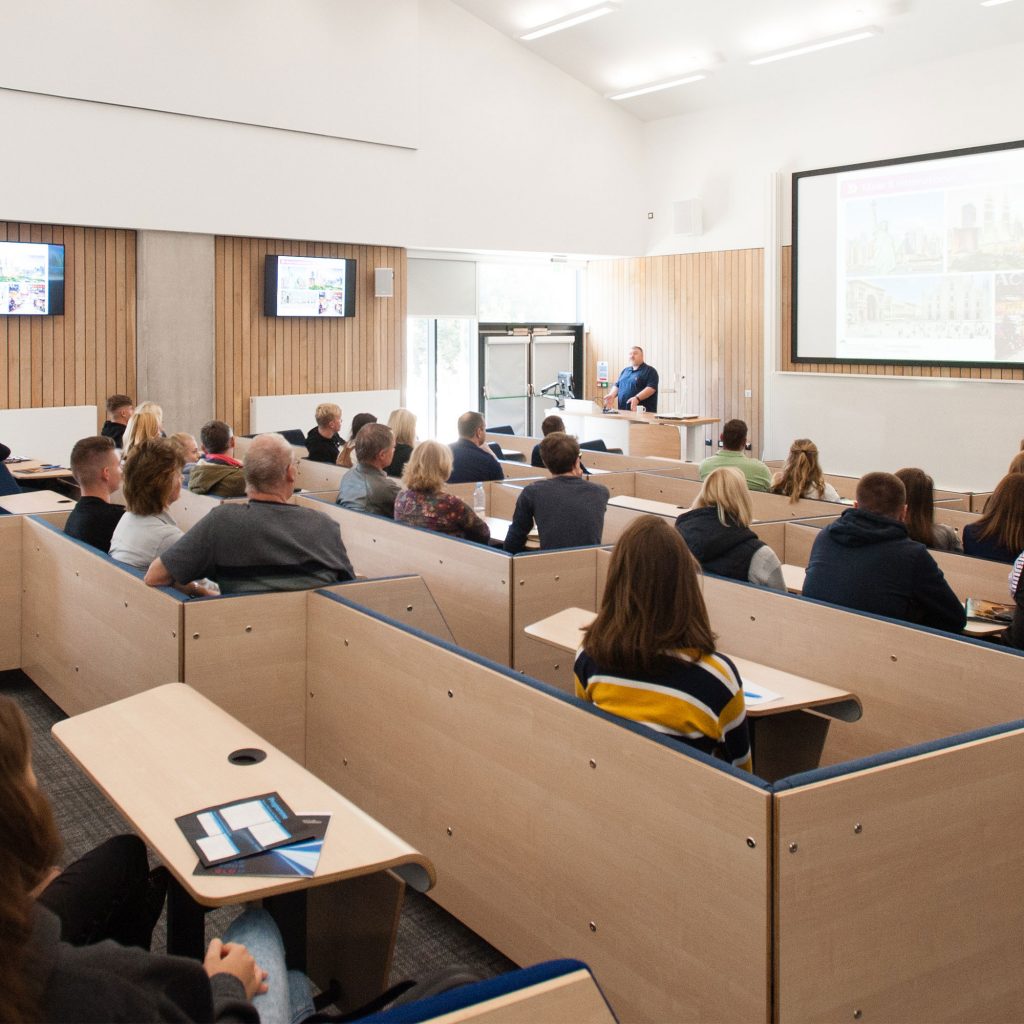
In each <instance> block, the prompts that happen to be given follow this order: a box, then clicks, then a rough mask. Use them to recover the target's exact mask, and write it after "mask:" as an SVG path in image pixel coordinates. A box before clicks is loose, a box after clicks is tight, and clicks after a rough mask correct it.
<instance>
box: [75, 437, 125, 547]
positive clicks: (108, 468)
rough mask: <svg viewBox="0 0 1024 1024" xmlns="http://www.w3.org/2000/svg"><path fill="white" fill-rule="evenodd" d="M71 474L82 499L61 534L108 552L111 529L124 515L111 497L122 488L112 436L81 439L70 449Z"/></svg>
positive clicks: (76, 504) (118, 456) (122, 510)
mask: <svg viewBox="0 0 1024 1024" xmlns="http://www.w3.org/2000/svg"><path fill="white" fill-rule="evenodd" d="M71 474H72V476H74V478H75V482H76V483H77V484H78V487H79V489H80V490H81V492H82V496H81V497H80V498H79V499H78V501H77V502H76V503H75V507H74V508H73V509H72V510H71V515H69V516H68V518H67V522H65V523H64V532H65V533H66V534H67V535H68V536H69V537H74V538H75V539H76V540H80V541H84V542H85V543H86V544H91V545H92V546H93V547H94V548H99V550H100V551H106V552H109V551H110V538H111V537H112V536H113V533H114V527H115V526H117V524H118V523H119V522H120V521H121V516H123V515H124V506H123V505H112V504H111V503H110V498H111V495H112V494H113V493H114V491H116V490H117V489H118V488H119V487H120V486H121V457H120V455H118V452H117V449H116V448H115V447H114V439H113V438H111V437H83V438H82V439H81V441H76V442H75V447H74V448H72V449H71Z"/></svg>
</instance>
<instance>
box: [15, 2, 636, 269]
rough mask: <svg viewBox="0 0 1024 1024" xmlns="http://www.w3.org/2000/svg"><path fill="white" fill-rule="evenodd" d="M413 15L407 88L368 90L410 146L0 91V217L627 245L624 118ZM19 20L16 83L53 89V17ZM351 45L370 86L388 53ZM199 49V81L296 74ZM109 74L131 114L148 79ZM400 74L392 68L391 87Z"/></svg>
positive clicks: (520, 62)
mask: <svg viewBox="0 0 1024 1024" xmlns="http://www.w3.org/2000/svg"><path fill="white" fill-rule="evenodd" d="M338 3H340V0H331V4H329V5H328V7H330V6H336V5H337V4H338ZM374 3H377V4H380V0H374ZM98 6H99V7H100V8H107V7H110V6H116V4H114V3H113V0H110V2H108V3H100V4H98ZM380 6H381V7H384V6H385V5H383V4H380ZM391 6H394V5H391ZM401 6H402V8H403V9H404V8H406V7H407V4H406V3H405V2H404V0H403V2H402V5H401ZM131 8H132V10H133V11H134V12H146V11H148V9H149V4H148V3H147V4H139V3H133V4H131ZM417 8H418V32H419V34H418V40H417V47H416V49H417V52H416V54H415V61H416V64H417V68H416V71H415V75H414V76H413V78H414V86H415V87H414V89H413V90H411V92H410V90H402V91H401V94H400V95H395V94H394V92H393V91H392V90H385V91H386V93H387V95H388V96H390V102H391V103H392V104H395V103H398V104H401V105H402V110H403V111H404V110H405V109H406V105H408V106H409V107H412V108H414V109H415V110H416V119H417V135H418V144H419V148H418V149H403V148H398V147H396V146H390V145H374V144H369V143H361V142H354V141H346V140H342V139H335V138H326V137H321V136H317V135H311V134H303V133H301V132H293V131H281V130H275V129H272V128H261V127H254V126H252V125H248V124H236V123H231V122H229V121H216V120H207V119H203V118H198V117H192V116H183V115H179V114H167V113H158V112H154V111H151V110H143V109H133V108H131V107H119V106H111V105H105V104H101V103H96V102H90V101H83V100H72V99H61V98H56V97H53V96H46V95H37V94H33V93H24V92H15V91H11V90H9V89H6V90H5V89H0V123H3V125H4V137H5V139H6V140H7V153H6V156H5V159H4V160H3V161H0V195H2V196H3V217H4V219H6V220H14V221H17V220H24V221H40V222H44V223H68V224H90V225H102V226H116V227H129V228H139V229H151V230H166V231H185V232H198V233H207V234H238V235H250V236H266V237H272V238H308V239H314V240H321V239H322V240H327V241H333V240H336V241H348V242H357V243H364V244H377V245H402V246H409V247H417V246H418V247H433V248H461V249H466V248H472V249H529V250H542V251H554V252H569V253H608V254H615V253H622V254H627V253H635V252H638V251H640V249H641V248H642V246H643V237H644V235H643V232H644V231H645V230H646V220H645V219H644V218H645V214H644V212H643V211H642V210H641V208H640V207H641V205H642V200H641V194H642V185H641V183H642V131H643V129H642V125H641V124H640V122H639V121H637V120H636V119H634V118H633V117H631V116H630V115H629V114H627V113H625V112H624V111H622V110H620V109H618V108H617V107H616V106H615V105H614V104H611V103H609V102H608V101H606V100H604V99H602V98H601V97H599V96H598V95H597V94H595V93H594V92H592V91H591V90H589V89H586V88H585V87H583V86H582V85H580V84H579V83H578V82H575V81H573V80H572V79H570V78H568V77H567V76H566V75H564V74H562V73H561V72H559V71H557V70H556V69H554V68H553V67H552V66H551V65H549V64H547V63H546V62H544V61H542V60H541V59H540V58H538V57H536V56H535V55H533V54H531V53H529V52H528V51H526V50H525V49H524V48H523V47H522V46H520V45H519V44H518V43H516V42H515V41H513V40H512V39H510V38H508V37H506V36H503V35H501V34H500V33H498V32H497V31H495V30H494V29H491V28H490V27H488V26H486V25H484V24H483V23H482V22H480V21H479V20H478V19H476V18H474V17H472V16H471V15H470V14H468V13H467V12H466V11H464V10H462V9H461V8H459V7H456V6H455V5H454V4H452V3H451V2H450V0H418V4H417ZM161 10H164V11H165V13H166V10H165V8H161ZM279 10H280V11H281V12H283V13H284V14H285V15H286V18H285V24H297V23H302V24H303V25H304V30H305V31H307V32H309V33H314V34H315V33H317V32H320V31H325V32H330V31H334V30H335V23H334V19H327V20H326V21H325V20H324V17H325V16H324V14H323V11H324V4H323V3H322V2H321V0H291V2H290V3H288V4H286V5H279ZM19 11H20V15H19V18H20V20H19V24H20V26H21V32H22V35H20V36H19V38H22V39H33V38H36V39H39V40H41V41H42V42H41V43H40V46H41V49H42V52H41V53H40V54H39V60H38V67H37V71H36V78H35V79H34V80H33V84H34V86H35V87H36V88H39V89H41V90H42V91H48V87H50V86H52V91H59V89H60V87H62V86H64V85H66V83H65V82H64V76H58V75H57V74H56V72H55V73H54V75H53V76H52V79H51V80H48V76H47V75H46V69H47V68H48V67H51V66H52V65H51V64H50V63H48V61H49V60H51V58H50V57H48V55H47V53H46V41H47V40H48V39H50V38H52V37H53V35H54V34H55V33H60V32H61V25H62V22H61V20H60V19H59V18H56V17H54V16H53V15H52V12H51V6H50V5H48V4H23V5H19ZM318 18H320V20H319V21H318V20H317V19H318ZM211 24H212V25H213V28H212V29H211V31H212V30H214V29H216V27H217V26H218V25H220V26H221V27H222V28H223V23H222V22H213V23H211ZM127 26H128V27H127V28H126V25H125V24H121V25H120V26H119V28H118V39H119V41H120V43H121V46H122V47H124V48H127V49H131V48H133V47H135V48H142V49H145V48H147V47H149V46H150V45H151V35H152V33H153V32H154V31H155V26H154V23H152V22H150V21H149V19H148V17H143V18H138V17H137V15H136V17H135V19H134V20H131V19H129V20H128V22H127ZM156 27H158V26H156ZM75 29H76V30H75V36H74V45H75V48H76V50H77V52H78V53H79V54H80V55H81V54H89V53H91V52H93V51H95V52H98V53H103V52H105V46H106V44H105V42H104V40H105V36H106V33H107V30H108V26H106V25H105V24H104V23H103V20H102V19H100V18H97V19H95V20H90V19H85V20H84V22H83V21H82V20H78V21H77V22H76V23H75ZM66 42H67V40H66V39H65V40H64V44H66ZM18 45H22V44H20V43H19V44H18ZM367 46H368V48H373V50H372V53H371V54H370V59H369V63H371V64H373V63H376V66H377V67H378V70H379V74H380V75H381V76H382V77H383V78H386V77H387V76H388V74H389V73H390V71H391V64H390V61H392V60H393V59H394V56H395V49H394V47H391V46H383V47H380V46H375V40H374V38H372V37H371V38H370V39H368V40H367ZM205 49H206V50H207V51H210V50H215V51H216V52H218V53H220V54H221V55H222V56H223V61H224V67H223V68H222V69H221V70H220V72H219V74H218V76H217V81H214V82H211V83H210V87H211V88H214V87H216V86H217V82H218V81H222V80H224V79H232V78H233V79H237V80H238V81H240V82H243V83H244V82H247V81H249V80H251V79H254V78H259V79H260V80H261V81H265V80H266V79H267V77H268V76H270V77H277V78H279V79H282V80H288V79H294V80H296V81H298V82H299V83H300V84H301V83H302V82H303V81H304V79H305V77H306V76H307V71H308V68H307V67H306V63H305V62H304V61H301V60H293V61H292V62H291V63H289V62H288V61H287V60H286V59H285V58H286V57H287V55H288V53H289V49H288V48H283V49H282V57H281V59H279V60H277V61H274V62H272V63H269V64H267V63H264V64H263V65H262V66H254V65H253V64H252V63H250V61H249V60H248V59H247V53H246V50H245V46H244V38H243V37H241V36H235V37H229V38H218V39H216V40H213V41H211V40H207V41H206V45H205ZM294 50H295V48H294V47H293V48H291V52H294ZM175 53H176V55H177V60H178V71H179V73H180V74H185V75H187V74H200V75H201V74H202V73H203V72H202V65H200V67H199V69H198V71H197V70H196V69H194V68H193V67H192V62H191V55H190V54H189V53H181V52H178V51H175ZM118 73H119V75H120V76H121V78H120V79H119V84H118V85H117V89H118V92H117V95H118V96H120V97H121V98H122V99H123V100H130V99H131V98H132V96H133V95H136V96H138V102H140V103H141V104H142V105H145V103H146V102H151V88H152V82H151V80H150V79H149V77H148V76H143V75H142V73H141V72H140V71H138V66H137V62H136V70H135V71H134V72H133V65H132V62H130V61H126V62H122V63H121V64H119V65H118ZM407 73H408V68H395V69H394V74H395V75H396V76H397V80H399V81H403V80H404V79H405V76H406V75H407ZM133 74H134V76H135V77H134V79H133ZM19 80H20V79H19ZM3 84H6V83H5V80H4V76H3V74H2V70H0V85H3ZM15 84H16V83H15ZM375 87H376V83H375V82H373V81H370V82H368V83H366V85H365V86H364V88H363V89H356V88H353V87H352V86H351V83H348V82H345V80H344V78H342V79H340V80H339V83H338V90H337V93H336V94H335V95H331V96H329V97H327V100H326V101H327V102H330V103H332V104H335V105H338V106H340V107H344V106H346V105H348V106H359V105H362V104H364V103H366V102H369V99H368V98H367V99H364V93H366V92H367V91H369V90H373V89H374V88H375ZM191 91H192V92H195V91H196V87H195V86H194V87H193V89H192V90H191ZM299 91H300V92H301V88H300V90H299ZM174 98H175V97H171V98H170V99H174ZM322 99H323V97H321V96H319V95H316V94H314V95H311V96H310V97H309V100H310V102H312V103H316V102H319V101H321V100H322ZM167 105H168V106H171V105H172V104H171V102H170V100H169V101H168V104H167ZM239 109H240V108H239ZM239 116H241V115H239ZM395 137H399V136H395Z"/></svg>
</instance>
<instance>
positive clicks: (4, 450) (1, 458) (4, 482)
mask: <svg viewBox="0 0 1024 1024" xmlns="http://www.w3.org/2000/svg"><path fill="white" fill-rule="evenodd" d="M10 457H11V449H10V448H8V447H7V445H5V444H0V498H2V497H3V496H4V495H5V494H21V485H20V484H19V483H18V481H17V480H15V479H14V474H13V473H11V471H10V470H9V469H8V468H7V466H6V465H4V463H5V462H6V461H7V459H9V458H10Z"/></svg>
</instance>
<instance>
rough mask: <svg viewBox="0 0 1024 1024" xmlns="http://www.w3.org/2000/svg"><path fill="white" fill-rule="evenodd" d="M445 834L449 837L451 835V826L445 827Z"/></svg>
mask: <svg viewBox="0 0 1024 1024" xmlns="http://www.w3.org/2000/svg"><path fill="white" fill-rule="evenodd" d="M445 832H447V833H448V835H451V834H452V827H451V825H449V826H448V827H447V828H446V829H445Z"/></svg>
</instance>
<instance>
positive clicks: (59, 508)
mask: <svg viewBox="0 0 1024 1024" xmlns="http://www.w3.org/2000/svg"><path fill="white" fill-rule="evenodd" d="M74 507H75V499H74V498H69V497H68V496H67V495H66V494H58V493H57V492H56V491H25V492H23V493H22V494H6V495H4V496H3V497H2V498H0V508H2V509H3V510H4V511H5V512H10V513H11V514H13V515H20V516H30V515H36V514H38V513H41V512H70V511H71V509H73V508H74Z"/></svg>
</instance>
